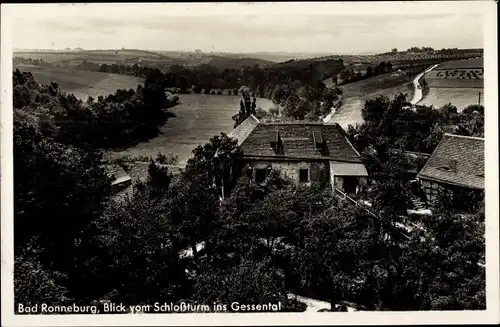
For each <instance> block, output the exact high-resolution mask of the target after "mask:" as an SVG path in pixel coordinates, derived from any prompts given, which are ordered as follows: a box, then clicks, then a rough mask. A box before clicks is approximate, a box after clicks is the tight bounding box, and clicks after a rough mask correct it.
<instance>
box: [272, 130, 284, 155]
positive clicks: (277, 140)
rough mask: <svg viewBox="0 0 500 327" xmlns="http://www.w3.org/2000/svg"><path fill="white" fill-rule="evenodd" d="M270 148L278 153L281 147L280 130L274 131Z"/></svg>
mask: <svg viewBox="0 0 500 327" xmlns="http://www.w3.org/2000/svg"><path fill="white" fill-rule="evenodd" d="M270 145H271V148H272V149H273V150H274V152H275V153H279V152H280V150H281V148H282V145H283V144H282V141H281V136H280V132H279V131H276V134H275V135H274V137H273V138H272V139H271V141H270Z"/></svg>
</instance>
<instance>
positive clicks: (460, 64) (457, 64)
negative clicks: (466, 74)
mask: <svg viewBox="0 0 500 327" xmlns="http://www.w3.org/2000/svg"><path fill="white" fill-rule="evenodd" d="M460 68H462V69H467V68H469V69H473V68H481V69H482V68H484V59H483V58H474V59H465V60H451V61H446V62H444V63H442V64H441V65H439V67H438V68H436V70H447V69H460Z"/></svg>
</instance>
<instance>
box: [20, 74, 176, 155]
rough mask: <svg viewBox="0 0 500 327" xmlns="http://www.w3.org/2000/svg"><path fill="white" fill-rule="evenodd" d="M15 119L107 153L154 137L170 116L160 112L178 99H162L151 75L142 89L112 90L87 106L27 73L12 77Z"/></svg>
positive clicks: (62, 139) (159, 82)
mask: <svg viewBox="0 0 500 327" xmlns="http://www.w3.org/2000/svg"><path fill="white" fill-rule="evenodd" d="M13 92H14V108H15V109H16V110H15V111H14V114H15V115H16V120H30V121H33V122H36V124H35V125H36V128H37V131H39V132H40V133H41V134H42V135H44V136H50V137H52V138H54V139H55V140H57V141H59V142H61V143H64V144H71V145H73V146H79V147H83V146H87V147H91V148H111V147H118V146H124V145H126V144H129V143H133V142H137V141H141V140H145V139H148V138H151V137H154V136H156V135H157V134H158V126H161V125H163V124H164V123H165V122H166V121H167V120H168V118H169V117H171V116H172V114H171V113H169V112H168V111H167V110H166V109H167V108H169V107H171V106H174V105H175V104H177V102H178V100H179V98H178V96H175V95H174V96H171V97H167V95H166V93H165V89H164V86H163V84H162V80H161V79H160V78H159V75H157V74H156V75H155V74H154V71H153V72H151V73H150V74H148V76H147V77H146V79H145V82H144V86H142V85H138V86H137V88H136V90H133V89H130V90H117V91H116V92H115V93H114V94H110V95H108V96H105V97H103V96H99V97H98V98H97V99H94V98H92V97H89V98H88V100H87V101H85V102H84V101H82V100H79V99H77V98H76V97H75V96H74V95H73V94H66V93H64V92H63V91H62V90H61V89H60V88H59V85H58V84H57V83H54V82H52V83H51V84H49V85H39V84H38V83H37V82H36V81H35V79H34V77H33V75H32V74H31V73H29V72H20V71H19V70H18V69H16V71H15V72H14V74H13Z"/></svg>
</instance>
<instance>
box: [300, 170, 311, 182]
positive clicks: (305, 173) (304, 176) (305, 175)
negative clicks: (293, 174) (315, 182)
mask: <svg viewBox="0 0 500 327" xmlns="http://www.w3.org/2000/svg"><path fill="white" fill-rule="evenodd" d="M299 181H300V182H301V183H307V182H309V169H307V168H305V169H299Z"/></svg>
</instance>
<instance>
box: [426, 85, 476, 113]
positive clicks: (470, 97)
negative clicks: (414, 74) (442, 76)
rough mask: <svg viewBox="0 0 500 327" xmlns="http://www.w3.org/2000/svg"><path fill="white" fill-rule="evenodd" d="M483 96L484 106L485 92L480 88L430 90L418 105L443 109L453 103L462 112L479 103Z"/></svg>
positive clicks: (432, 88) (433, 88)
mask: <svg viewBox="0 0 500 327" xmlns="http://www.w3.org/2000/svg"><path fill="white" fill-rule="evenodd" d="M479 94H481V104H482V105H484V91H483V89H479V88H458V87H455V88H448V87H447V88H435V87H431V88H429V93H428V94H427V95H426V96H425V97H424V98H423V99H422V100H421V101H420V102H419V103H418V104H419V105H426V106H431V105H432V106H434V107H435V108H439V107H442V106H444V105H446V104H449V103H451V104H452V105H454V106H455V107H457V109H458V111H459V112H460V111H462V110H463V109H465V108H466V107H467V106H469V105H472V104H478V103H479Z"/></svg>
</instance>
